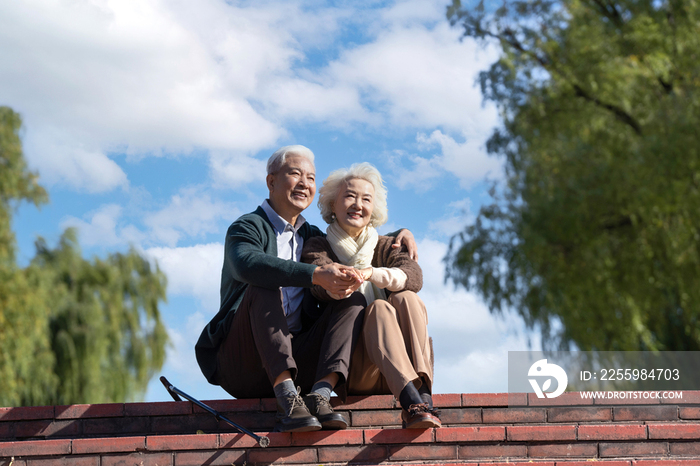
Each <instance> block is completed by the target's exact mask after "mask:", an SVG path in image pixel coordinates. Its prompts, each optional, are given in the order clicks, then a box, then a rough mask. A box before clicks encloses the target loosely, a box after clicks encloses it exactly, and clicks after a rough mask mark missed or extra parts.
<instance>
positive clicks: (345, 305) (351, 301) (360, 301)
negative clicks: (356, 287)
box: [334, 291, 367, 315]
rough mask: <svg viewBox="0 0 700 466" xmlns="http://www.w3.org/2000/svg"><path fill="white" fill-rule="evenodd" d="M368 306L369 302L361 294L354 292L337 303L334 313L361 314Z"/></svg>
mask: <svg viewBox="0 0 700 466" xmlns="http://www.w3.org/2000/svg"><path fill="white" fill-rule="evenodd" d="M366 306H367V300H366V299H365V297H364V295H363V294H362V293H360V292H357V291H356V292H354V293H353V294H351V295H350V296H348V297H347V298H345V299H341V300H340V301H336V304H335V309H334V312H338V313H343V314H355V315H357V314H360V313H362V312H363V311H364V309H365V307H366Z"/></svg>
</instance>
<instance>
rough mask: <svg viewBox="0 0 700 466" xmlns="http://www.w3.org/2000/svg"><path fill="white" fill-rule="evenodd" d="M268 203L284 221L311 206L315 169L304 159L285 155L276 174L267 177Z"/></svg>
mask: <svg viewBox="0 0 700 466" xmlns="http://www.w3.org/2000/svg"><path fill="white" fill-rule="evenodd" d="M267 187H268V189H269V190H270V202H271V203H272V206H273V208H274V209H275V211H276V212H277V213H278V214H279V215H280V216H281V217H282V218H284V219H285V220H287V221H289V218H287V216H294V217H296V216H297V215H299V214H300V213H301V212H302V211H303V210H304V209H306V208H307V207H309V206H310V205H311V202H312V201H313V200H314V196H315V195H316V169H315V168H314V165H313V163H311V161H309V159H307V158H306V157H301V156H299V155H287V158H286V160H285V163H284V165H282V167H280V169H279V170H278V171H277V173H273V174H271V175H267Z"/></svg>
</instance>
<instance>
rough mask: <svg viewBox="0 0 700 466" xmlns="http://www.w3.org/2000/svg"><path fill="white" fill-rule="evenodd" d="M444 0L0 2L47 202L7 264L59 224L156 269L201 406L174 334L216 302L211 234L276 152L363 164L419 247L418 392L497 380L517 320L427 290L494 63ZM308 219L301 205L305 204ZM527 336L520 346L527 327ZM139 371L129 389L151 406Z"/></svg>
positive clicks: (154, 393) (493, 386) (19, 219)
mask: <svg viewBox="0 0 700 466" xmlns="http://www.w3.org/2000/svg"><path fill="white" fill-rule="evenodd" d="M446 6H447V1H445V0H441V1H433V0H405V1H401V0H397V1H386V2H372V1H367V2H356V1H353V2H343V1H337V2H331V1H328V2H324V1H301V0H300V1H255V2H246V1H228V2H226V1H221V0H201V1H199V2H184V1H165V0H139V1H109V0H72V1H62V0H41V1H40V0H25V1H23V2H2V3H0V62H1V63H3V66H2V67H0V104H2V105H9V106H11V107H12V108H13V109H15V110H16V111H18V112H20V113H21V115H22V117H23V120H24V129H23V142H24V148H25V155H26V157H27V159H28V161H29V163H30V166H31V167H32V169H34V170H36V171H37V172H38V173H39V175H40V180H41V183H42V184H43V185H44V186H45V187H46V188H47V189H48V190H49V193H50V197H51V202H50V204H48V205H45V206H43V207H42V208H41V209H40V210H37V209H36V208H34V207H31V206H23V207H21V208H20V209H19V211H18V212H17V215H16V217H15V221H14V229H15V231H16V233H17V237H18V243H19V246H20V260H21V261H24V262H26V261H28V260H29V258H31V257H32V256H33V243H34V240H35V239H36V237H37V236H43V237H44V238H46V239H47V240H48V241H49V243H50V244H54V243H55V241H56V239H57V238H58V236H59V235H60V233H61V231H62V230H63V229H64V228H66V227H68V226H74V227H77V228H78V229H79V231H80V242H81V245H82V246H83V248H84V253H85V254H86V255H87V256H93V255H97V256H100V255H104V254H106V253H108V252H109V251H115V250H124V249H126V248H128V247H129V245H134V246H135V247H137V248H138V249H139V250H140V251H142V253H143V254H145V255H147V256H148V257H150V258H151V259H153V260H154V261H158V263H159V265H160V267H161V268H162V269H163V270H164V271H165V272H166V274H167V275H168V279H169V286H168V303H167V304H165V305H163V307H162V314H163V318H164V320H165V322H166V325H167V327H168V329H169V333H170V335H171V339H172V346H171V348H170V349H169V351H168V360H167V362H166V365H165V367H164V368H163V371H162V373H163V374H165V375H167V376H168V378H169V379H170V380H171V382H172V383H174V384H175V385H177V386H178V387H179V388H181V389H183V390H185V391H187V392H190V393H191V394H192V395H195V396H198V397H199V398H202V399H214V398H224V397H228V395H227V394H226V393H225V392H223V391H222V390H221V389H219V388H218V387H213V386H210V385H208V384H207V382H206V380H205V379H204V377H203V376H202V375H201V374H200V372H199V370H198V368H197V365H196V362H195V360H194V353H193V345H194V342H195V341H196V338H197V336H198V335H199V332H200V331H201V329H202V327H203V326H204V324H205V323H206V322H207V321H208V320H209V318H211V316H213V314H214V313H215V312H216V310H217V308H218V287H219V278H220V272H221V261H222V254H223V235H224V233H225V231H226V228H227V226H228V225H229V224H230V223H231V222H232V221H233V220H235V218H236V217H238V216H239V215H240V214H242V213H246V212H249V211H251V210H253V209H255V207H256V206H257V205H259V204H260V202H261V201H262V199H264V198H265V197H266V194H267V192H266V188H265V183H264V175H265V168H264V166H265V161H266V160H267V158H268V157H269V155H270V154H271V153H272V152H273V151H274V150H275V149H277V148H278V147H280V146H283V145H287V144H303V145H306V146H308V147H309V148H311V149H312V150H313V151H314V153H315V154H316V170H317V179H318V180H319V182H320V181H321V180H323V179H324V178H325V177H326V176H327V175H328V174H329V173H330V171H331V170H333V169H335V168H338V167H341V166H347V165H350V164H352V163H355V162H361V161H369V162H371V163H373V164H375V165H376V166H377V167H378V168H379V170H380V171H381V172H382V173H383V175H384V177H385V180H386V182H387V187H388V189H389V223H388V224H387V225H386V227H384V229H383V230H382V231H384V232H386V231H391V230H393V229H396V228H398V227H406V228H409V229H410V230H411V231H413V233H414V235H415V236H416V239H417V241H418V243H419V247H420V250H419V254H420V261H419V262H420V264H421V266H422V267H423V270H424V276H425V283H424V288H423V290H422V291H421V293H420V296H421V297H422V298H423V300H424V301H425V302H426V305H427V307H428V312H429V319H430V323H429V330H430V333H431V335H432V336H433V339H434V343H435V353H436V355H435V371H436V374H435V391H436V392H440V393H447V392H450V393H454V392H463V393H470V392H494V391H496V392H498V391H507V351H508V350H524V349H527V339H528V335H527V334H526V333H525V332H524V331H523V325H522V322H521V320H520V319H519V318H516V317H513V316H508V317H507V318H506V319H499V318H494V317H492V316H491V315H490V314H489V312H488V310H487V309H486V307H485V306H484V305H483V303H482V302H481V300H480V299H479V298H478V297H477V296H476V295H474V294H471V293H467V292H466V291H464V290H462V289H455V288H454V287H453V286H452V285H451V284H445V283H444V270H443V264H442V258H443V256H444V255H445V252H446V250H447V244H448V242H449V239H450V237H451V236H452V235H453V234H455V233H456V232H458V231H460V230H461V229H462V228H463V227H464V226H465V225H466V224H467V223H468V222H469V221H470V220H472V219H473V217H474V214H475V213H476V212H478V209H479V207H480V206H481V205H482V204H483V203H484V202H487V201H488V196H487V194H486V190H487V188H488V187H489V186H490V184H489V182H487V181H485V180H486V179H487V178H488V179H490V180H498V179H500V178H501V177H502V161H501V160H499V159H496V158H492V157H489V156H488V155H487V154H486V152H485V148H484V143H485V141H486V139H487V137H488V135H489V134H490V132H491V130H492V129H493V128H494V126H496V125H497V124H498V115H497V112H496V110H495V108H494V107H493V106H492V105H488V104H487V105H484V104H483V103H482V98H481V95H480V93H479V90H478V88H477V87H476V86H475V78H476V76H477V73H478V72H479V71H480V70H483V69H485V68H486V67H487V66H488V65H489V64H490V63H491V62H492V61H493V60H494V59H495V57H496V53H495V51H494V50H491V49H483V48H479V47H478V46H476V44H474V43H473V42H472V41H470V40H464V41H460V40H459V39H460V38H459V36H460V34H459V30H458V29H454V28H450V26H449V23H448V22H447V20H446V19H445V8H446ZM304 215H305V217H306V218H307V220H309V221H311V222H312V223H314V224H316V225H318V226H319V227H325V225H324V223H323V221H322V220H321V218H320V216H319V215H318V209H317V207H316V205H315V203H314V204H313V205H312V206H311V207H310V208H309V209H308V210H307V211H306V212H305V213H304ZM531 338H533V345H534V347H533V349H539V339H538V337H536V336H532V337H531ZM167 399H168V395H167V393H165V390H163V389H162V387H161V386H160V384H159V383H158V382H157V380H156V379H154V382H153V383H152V384H151V385H150V386H149V390H148V392H147V394H146V400H148V401H157V400H167Z"/></svg>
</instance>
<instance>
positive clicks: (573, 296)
mask: <svg viewBox="0 0 700 466" xmlns="http://www.w3.org/2000/svg"><path fill="white" fill-rule="evenodd" d="M488 6H489V5H488V4H487V5H485V4H484V3H483V2H480V3H479V4H477V5H474V7H473V8H469V9H467V8H464V7H463V6H462V5H461V3H460V2H459V0H454V1H453V4H452V6H450V7H449V8H448V11H447V16H448V18H449V20H450V21H451V22H452V24H453V25H454V24H460V25H461V26H462V27H463V28H464V35H465V36H466V37H472V38H474V39H476V40H479V41H482V42H483V43H484V44H488V45H489V46H492V47H497V48H498V49H499V50H500V56H499V58H498V60H497V61H496V62H495V63H493V64H492V66H491V67H490V69H489V70H487V71H484V72H482V73H481V74H480V84H481V89H482V93H483V95H484V97H485V99H488V100H491V101H493V102H495V103H496V105H497V106H498V108H499V111H500V115H501V118H502V125H501V126H500V127H499V128H498V129H496V130H495V131H494V133H493V134H492V136H491V137H490V139H489V140H488V142H487V149H488V151H489V152H490V153H492V154H498V155H499V156H502V157H503V158H504V159H505V168H506V178H505V181H504V182H502V183H500V184H498V185H496V186H494V189H493V190H492V202H491V203H490V204H489V205H486V206H484V207H483V208H481V210H480V212H479V215H478V217H477V219H476V221H475V222H474V224H472V225H470V226H469V227H468V228H467V229H466V230H465V231H464V232H463V233H462V234H460V235H458V236H456V237H455V238H453V241H452V244H451V248H450V251H449V253H448V256H447V257H446V259H445V260H446V263H447V270H448V275H449V277H450V278H451V279H452V280H454V282H455V283H457V284H461V285H464V286H466V287H467V288H469V289H475V290H477V291H478V292H479V293H480V294H481V295H482V296H483V297H484V298H485V300H486V302H487V303H488V305H489V307H490V309H491V310H492V312H502V311H503V310H506V309H513V310H515V312H517V313H518V314H520V315H521V316H522V317H523V318H524V319H525V322H526V323H527V324H528V325H529V326H530V327H539V328H540V329H541V330H542V333H543V340H544V343H545V347H546V348H548V349H565V348H570V347H572V346H573V347H576V348H579V349H583V350H589V349H597V350H699V349H700V252H699V251H698V245H699V244H700V231H698V228H699V226H700V153H699V149H700V134H699V131H698V128H700V2H697V1H695V0H654V1H651V0H649V1H639V0H627V1H614V0H561V1H554V0H528V1H506V2H505V3H503V4H501V5H500V6H499V7H498V8H497V9H490V10H489V9H488ZM491 6H492V4H491Z"/></svg>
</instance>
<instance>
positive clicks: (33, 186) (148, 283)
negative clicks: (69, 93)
mask: <svg viewBox="0 0 700 466" xmlns="http://www.w3.org/2000/svg"><path fill="white" fill-rule="evenodd" d="M20 127H21V119H20V117H19V115H17V114H16V113H15V112H13V111H12V110H11V109H9V108H7V107H0V167H1V169H0V200H1V202H2V204H0V405H2V406H18V405H39V404H71V403H95V402H114V401H125V400H133V399H138V398H139V397H141V396H142V395H143V393H144V392H145V390H146V386H147V384H148V381H149V379H150V378H151V377H152V376H153V374H154V373H155V372H156V371H157V370H159V369H160V368H161V367H162V365H163V362H164V358H165V346H166V343H167V334H166V331H165V327H164V325H163V323H162V321H161V319H160V314H159V309H158V305H159V303H160V301H163V300H165V287H166V279H165V276H164V274H163V273H162V272H161V271H160V270H159V269H158V267H157V266H156V267H153V266H152V265H151V264H150V263H149V262H148V261H147V260H146V259H144V258H143V257H141V256H140V255H139V254H138V253H137V252H136V251H135V250H134V249H131V250H129V251H128V252H127V253H112V254H109V255H108V257H107V258H105V259H100V258H93V259H92V260H86V259H84V258H83V256H82V254H81V251H80V247H79V245H78V242H77V238H76V232H75V231H74V230H72V229H68V230H66V231H65V232H64V233H63V235H62V236H61V239H60V240H59V243H58V245H57V246H56V248H54V249H51V248H50V247H48V245H47V244H46V243H45V241H44V240H42V239H39V240H38V241H37V243H36V248H37V253H36V256H35V257H34V259H32V261H31V262H30V264H29V265H28V266H27V267H25V268H20V267H18V266H17V264H16V260H15V248H16V245H15V237H14V234H13V232H12V230H11V220H12V212H13V210H14V209H15V208H16V206H17V204H18V203H19V202H21V201H23V200H27V201H31V202H33V203H35V204H36V205H39V204H41V203H42V202H46V200H47V195H46V192H45V191H44V190H43V189H42V188H41V187H40V186H39V185H38V184H37V176H36V174H34V173H31V172H29V171H28V169H27V166H26V164H25V161H24V158H23V155H22V148H21V141H20V138H19V131H20Z"/></svg>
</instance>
